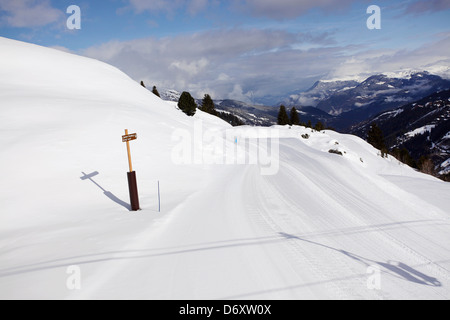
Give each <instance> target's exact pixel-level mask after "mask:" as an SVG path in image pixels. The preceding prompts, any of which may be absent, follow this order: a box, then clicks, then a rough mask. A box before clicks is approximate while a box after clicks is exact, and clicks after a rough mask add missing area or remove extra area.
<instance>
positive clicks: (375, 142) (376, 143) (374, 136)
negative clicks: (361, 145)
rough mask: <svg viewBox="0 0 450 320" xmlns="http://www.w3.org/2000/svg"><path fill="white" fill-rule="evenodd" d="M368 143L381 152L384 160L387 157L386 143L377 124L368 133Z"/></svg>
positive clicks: (373, 124)
mask: <svg viewBox="0 0 450 320" xmlns="http://www.w3.org/2000/svg"><path fill="white" fill-rule="evenodd" d="M367 142H368V143H370V144H371V145H372V146H373V147H374V148H375V149H378V150H381V156H382V157H383V158H384V157H385V156H387V147H386V144H385V143H384V136H383V132H382V131H381V129H380V128H379V127H378V126H377V124H376V123H372V125H371V126H370V129H369V131H368V132H367Z"/></svg>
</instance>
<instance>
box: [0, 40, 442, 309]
mask: <svg viewBox="0 0 450 320" xmlns="http://www.w3.org/2000/svg"><path fill="white" fill-rule="evenodd" d="M0 103H1V104H0V119H1V120H2V127H1V129H0V130H1V131H2V134H1V135H0V143H1V146H2V148H1V149H0V175H1V180H0V221H1V223H0V248H1V252H0V298H1V299H3V300H9V299H40V300H41V299H74V300H75V299H85V300H88V299H148V300H197V299H200V300H201V299H205V300H238V299H239V300H246V299H249V300H257V299H263V300H271V299H273V300H279V299H281V300H282V299H292V300H299V299H331V300H332V299H357V300H359V299H369V300H371V299H373V300H379V299H394V300H398V299H442V300H448V299H450V271H449V270H450V251H449V250H448V245H447V244H448V243H449V242H450V236H449V235H450V224H449V220H450V213H449V210H448V208H449V207H450V198H449V197H448V195H449V194H450V184H448V183H446V182H443V181H441V180H439V179H436V178H434V177H432V176H430V175H425V174H422V173H420V172H417V171H416V170H413V169H412V168H410V167H408V166H407V165H404V164H402V163H399V162H398V161H397V160H395V159H394V158H392V157H387V158H382V157H380V156H379V155H378V153H379V151H378V150H376V149H375V148H373V147H372V146H371V145H369V144H367V143H366V142H365V141H364V140H363V139H361V138H359V137H357V136H354V135H349V134H340V133H337V132H334V131H331V130H325V131H321V132H318V131H314V130H311V129H310V128H305V127H301V126H295V127H292V128H290V127H289V126H272V127H251V126H242V127H238V128H234V127H232V126H231V125H229V124H228V123H226V122H224V121H222V120H221V119H219V118H217V117H215V116H212V115H210V114H206V113H204V112H202V111H201V110H197V112H196V114H195V115H194V116H193V117H188V116H187V115H186V114H184V113H183V112H181V111H180V110H178V109H177V108H176V103H174V102H168V101H164V100H162V99H160V98H158V97H157V96H155V95H154V94H152V93H151V92H149V91H148V90H146V89H144V88H143V87H142V86H141V85H140V84H139V82H137V81H135V80H133V79H131V78H130V77H129V76H127V75H126V74H124V73H123V72H121V71H120V70H118V69H117V68H115V67H113V66H111V65H108V64H105V63H102V62H99V61H97V60H93V59H89V58H85V57H81V56H77V55H73V54H69V53H65V52H62V51H58V50H54V49H49V48H45V47H41V46H37V45H33V44H28V43H24V42H19V41H14V40H9V39H6V38H2V37H0ZM124 129H129V130H130V133H136V134H137V139H136V140H133V141H131V142H130V149H131V158H132V164H133V170H135V172H136V176H137V184H138V190H139V197H140V206H141V210H140V211H137V212H131V211H130V205H129V201H128V199H129V192H128V184H127V172H128V171H129V165H130V163H129V158H128V156H127V154H128V152H127V146H126V144H125V143H123V135H124V132H125V130H124ZM130 149H128V150H130ZM159 191H160V192H159ZM159 205H160V206H159ZM244 303H245V302H244ZM158 311H159V310H158ZM161 311H163V310H161ZM165 311H167V310H165ZM274 312H275V310H274ZM274 316H277V314H274Z"/></svg>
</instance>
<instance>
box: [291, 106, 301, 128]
mask: <svg viewBox="0 0 450 320" xmlns="http://www.w3.org/2000/svg"><path fill="white" fill-rule="evenodd" d="M291 125H294V126H298V125H300V118H299V117H298V112H297V109H295V107H292V109H291Z"/></svg>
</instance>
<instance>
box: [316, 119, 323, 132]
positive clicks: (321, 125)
mask: <svg viewBox="0 0 450 320" xmlns="http://www.w3.org/2000/svg"><path fill="white" fill-rule="evenodd" d="M314 129H315V130H317V131H322V130H324V129H325V126H324V125H323V123H322V122H320V121H318V122H317V123H316V125H315V126H314Z"/></svg>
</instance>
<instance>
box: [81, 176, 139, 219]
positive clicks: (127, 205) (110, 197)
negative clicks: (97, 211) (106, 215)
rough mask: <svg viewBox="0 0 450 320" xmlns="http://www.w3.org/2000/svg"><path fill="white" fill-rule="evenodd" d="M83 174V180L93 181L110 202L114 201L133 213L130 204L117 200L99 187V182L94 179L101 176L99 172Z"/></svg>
mask: <svg viewBox="0 0 450 320" xmlns="http://www.w3.org/2000/svg"><path fill="white" fill-rule="evenodd" d="M81 173H82V174H83V176H82V177H80V179H81V180H89V181H91V182H92V183H93V184H95V185H96V186H97V187H98V188H100V190H102V191H103V194H104V195H105V196H107V197H108V198H109V199H110V200H112V201H114V202H115V203H117V204H118V205H121V206H122V207H124V208H125V209H127V210H128V211H131V205H130V204H129V203H127V202H125V201H123V200H121V199H119V198H117V197H116V196H115V195H114V194H113V193H111V192H110V191H107V190H105V189H104V188H103V187H102V186H101V185H99V184H98V183H97V182H95V181H94V179H92V178H93V177H95V176H97V175H99V173H98V171H94V172H92V173H90V174H86V173H84V172H81Z"/></svg>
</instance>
